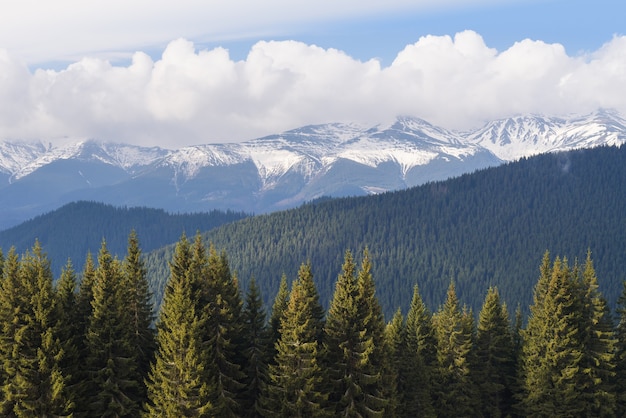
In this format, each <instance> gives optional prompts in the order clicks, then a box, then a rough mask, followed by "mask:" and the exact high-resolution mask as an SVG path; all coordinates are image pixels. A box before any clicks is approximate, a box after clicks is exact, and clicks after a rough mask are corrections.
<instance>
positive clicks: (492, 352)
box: [475, 287, 515, 417]
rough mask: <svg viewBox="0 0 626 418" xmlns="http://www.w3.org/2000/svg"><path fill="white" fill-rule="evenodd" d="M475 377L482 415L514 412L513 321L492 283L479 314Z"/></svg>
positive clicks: (503, 414)
mask: <svg viewBox="0 0 626 418" xmlns="http://www.w3.org/2000/svg"><path fill="white" fill-rule="evenodd" d="M475 352H476V359H477V368H476V373H475V380H476V383H477V385H478V390H479V393H480V397H481V412H482V413H481V415H482V416H483V417H505V416H507V415H510V414H511V412H512V405H513V397H512V396H513V389H512V386H513V383H514V381H515V355H514V351H513V339H512V336H511V325H510V321H509V316H508V313H507V312H506V307H505V306H504V305H503V303H502V302H501V301H500V294H499V292H498V289H497V288H493V287H490V288H489V290H488V291H487V296H486V297H485V301H484V303H483V306H482V309H481V311H480V314H479V317H478V329H477V335H476V350H475Z"/></svg>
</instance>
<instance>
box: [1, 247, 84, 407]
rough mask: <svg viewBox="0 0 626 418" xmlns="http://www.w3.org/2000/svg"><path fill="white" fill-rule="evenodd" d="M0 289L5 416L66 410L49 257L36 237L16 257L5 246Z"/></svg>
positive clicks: (60, 348)
mask: <svg viewBox="0 0 626 418" xmlns="http://www.w3.org/2000/svg"><path fill="white" fill-rule="evenodd" d="M4 270H5V273H6V274H5V275H4V278H3V280H2V289H1V291H0V312H1V314H0V315H1V316H2V319H3V320H4V321H8V323H7V322H4V325H3V332H2V342H1V344H0V350H1V353H2V358H3V360H4V372H5V377H6V380H5V382H4V386H3V388H2V389H3V393H4V399H3V401H2V411H3V413H4V414H6V415H9V416H17V417H30V416H49V415H52V416H59V415H60V416H63V415H67V414H69V413H70V412H71V408H72V404H71V401H70V399H69V396H68V394H67V388H66V377H65V376H64V375H63V373H62V370H61V367H60V361H61V359H62V357H63V350H62V347H61V343H60V341H59V338H58V336H57V331H58V329H57V321H58V311H57V307H56V300H55V295H54V290H53V285H52V272H51V270H50V262H49V261H48V259H47V257H46V256H45V254H44V253H43V251H42V249H41V246H40V245H39V242H36V243H35V245H34V246H33V250H32V252H27V253H26V254H25V256H24V257H23V259H22V261H21V262H20V261H18V259H17V255H16V254H15V252H14V250H12V251H11V252H9V258H8V259H7V263H6V265H5V269H4Z"/></svg>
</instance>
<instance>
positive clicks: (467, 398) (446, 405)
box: [433, 283, 478, 417]
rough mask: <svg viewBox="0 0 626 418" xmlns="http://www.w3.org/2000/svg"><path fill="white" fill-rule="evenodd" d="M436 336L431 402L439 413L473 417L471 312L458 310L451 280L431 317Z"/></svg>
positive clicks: (474, 411)
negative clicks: (435, 371)
mask: <svg viewBox="0 0 626 418" xmlns="http://www.w3.org/2000/svg"><path fill="white" fill-rule="evenodd" d="M433 323H434V326H435V334H436V337H437V364H438V370H437V373H436V381H435V388H434V389H435V392H434V399H433V402H434V405H435V409H436V412H437V415H438V416H445V417H475V416H477V413H478V411H477V410H475V408H474V403H475V400H476V399H475V394H474V393H473V382H472V377H471V369H470V363H471V359H470V357H471V350H472V330H471V329H470V326H471V316H469V315H468V314H467V313H464V312H462V311H461V309H460V307H459V301H458V299H457V296H456V290H455V286H454V283H451V284H450V287H449V288H448V293H447V298H446V301H445V303H444V304H443V306H442V307H441V308H440V310H439V311H438V312H437V314H436V315H435V316H434V318H433Z"/></svg>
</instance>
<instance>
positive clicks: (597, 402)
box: [577, 251, 617, 417]
mask: <svg viewBox="0 0 626 418" xmlns="http://www.w3.org/2000/svg"><path fill="white" fill-rule="evenodd" d="M581 285H582V298H583V309H582V314H583V322H582V324H581V325H580V327H579V330H580V333H581V339H582V344H583V346H584V350H583V358H582V360H581V364H580V367H581V372H582V374H583V376H582V379H581V382H579V383H578V384H577V389H578V390H579V391H580V399H581V400H582V401H583V415H584V416H594V417H608V416H614V414H615V407H616V393H615V388H614V387H613V381H614V377H615V367H616V357H615V351H616V345H617V339H616V336H615V333H614V327H613V323H612V321H611V315H610V312H609V310H608V306H607V302H606V300H605V299H604V297H603V296H602V294H601V293H600V291H599V289H598V288H599V286H598V279H597V276H596V272H595V269H594V267H593V261H592V260H591V251H588V252H587V259H586V261H585V265H584V267H583V274H582V280H581Z"/></svg>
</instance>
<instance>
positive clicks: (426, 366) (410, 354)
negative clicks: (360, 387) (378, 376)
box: [398, 284, 437, 417]
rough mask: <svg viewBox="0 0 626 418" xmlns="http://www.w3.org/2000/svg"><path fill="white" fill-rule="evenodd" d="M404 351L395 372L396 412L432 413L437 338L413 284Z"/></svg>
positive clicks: (430, 318)
mask: <svg viewBox="0 0 626 418" xmlns="http://www.w3.org/2000/svg"><path fill="white" fill-rule="evenodd" d="M405 340H406V341H405V346H406V348H405V353H404V355H403V360H402V367H401V369H400V374H399V376H398V388H399V393H400V410H399V411H400V415H401V416H407V417H408V416H412V417H432V416H434V415H435V410H434V409H433V404H432V399H431V388H432V386H433V382H434V380H435V379H434V377H433V376H434V373H435V372H436V365H437V341H436V339H435V331H434V328H433V323H432V315H431V313H430V311H429V310H428V308H427V307H426V305H425V304H424V302H423V301H422V297H421V295H420V293H419V288H418V286H417V284H416V285H415V286H414V287H413V297H412V299H411V305H410V307H409V311H408V313H407V318H406V337H405Z"/></svg>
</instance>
